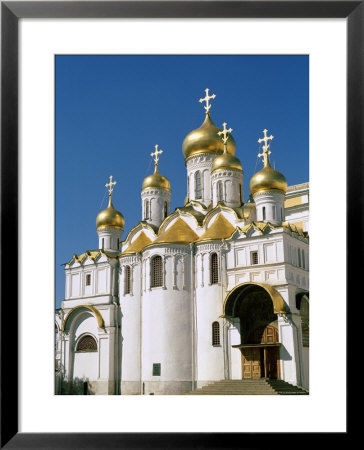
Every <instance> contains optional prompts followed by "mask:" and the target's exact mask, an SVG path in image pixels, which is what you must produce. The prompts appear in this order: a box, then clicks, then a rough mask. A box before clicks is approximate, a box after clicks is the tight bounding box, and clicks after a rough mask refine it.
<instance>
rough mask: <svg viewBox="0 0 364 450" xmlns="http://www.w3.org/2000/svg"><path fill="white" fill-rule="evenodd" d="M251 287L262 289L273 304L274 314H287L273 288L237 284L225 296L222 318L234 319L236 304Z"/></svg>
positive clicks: (262, 285) (285, 306) (284, 304)
mask: <svg viewBox="0 0 364 450" xmlns="http://www.w3.org/2000/svg"><path fill="white" fill-rule="evenodd" d="M252 286H257V287H260V288H262V289H264V290H265V291H266V292H267V294H268V295H269V297H270V299H271V301H272V303H273V311H274V314H286V313H287V312H289V308H288V305H287V304H286V302H285V301H284V299H283V297H282V296H281V294H280V293H279V292H278V291H276V290H275V289H274V287H273V286H270V285H269V284H263V283H252V282H247V283H242V284H238V285H237V286H235V287H234V289H232V290H231V291H230V292H229V294H228V295H227V296H226V299H225V302H224V307H223V311H224V314H223V316H224V317H235V316H236V307H237V305H238V303H239V302H240V301H241V299H242V297H243V294H244V291H246V290H248V289H249V288H250V287H252Z"/></svg>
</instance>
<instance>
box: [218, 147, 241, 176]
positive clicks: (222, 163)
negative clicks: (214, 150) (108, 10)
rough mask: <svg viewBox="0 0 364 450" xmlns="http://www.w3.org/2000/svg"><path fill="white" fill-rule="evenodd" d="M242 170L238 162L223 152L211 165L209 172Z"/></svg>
mask: <svg viewBox="0 0 364 450" xmlns="http://www.w3.org/2000/svg"><path fill="white" fill-rule="evenodd" d="M226 169H227V170H229V169H234V170H240V171H242V170H243V167H242V165H241V162H240V160H239V159H238V158H237V157H236V156H234V155H230V154H229V153H226V152H224V153H223V154H222V155H220V156H217V157H216V158H215V159H214V162H213V163H212V169H211V172H215V171H217V170H226Z"/></svg>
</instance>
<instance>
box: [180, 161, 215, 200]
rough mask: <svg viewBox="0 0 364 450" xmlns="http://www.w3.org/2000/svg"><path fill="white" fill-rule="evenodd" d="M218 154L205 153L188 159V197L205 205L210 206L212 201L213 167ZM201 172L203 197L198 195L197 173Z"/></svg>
mask: <svg viewBox="0 0 364 450" xmlns="http://www.w3.org/2000/svg"><path fill="white" fill-rule="evenodd" d="M216 156H217V154H216V155H211V154H205V155H197V156H193V157H190V158H188V160H187V161H186V167H187V178H188V189H187V190H188V193H187V195H188V198H189V200H196V201H198V202H200V203H202V204H203V205H204V206H208V205H209V204H210V203H211V201H212V193H211V168H212V163H213V161H214V159H215V157H216ZM198 171H199V172H200V173H201V198H197V197H196V190H195V174H196V172H198Z"/></svg>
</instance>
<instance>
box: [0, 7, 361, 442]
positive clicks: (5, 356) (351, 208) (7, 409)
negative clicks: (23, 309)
mask: <svg viewBox="0 0 364 450" xmlns="http://www.w3.org/2000/svg"><path fill="white" fill-rule="evenodd" d="M363 3H364V1H362V0H361V1H330V0H328V1H316V0H313V1H312V0H311V1H273V0H272V1H260V0H256V1H239V0H237V1H187V2H186V1H85V2H84V1H79V2H77V1H67V2H63V1H51V2H48V1H34V2H33V1H2V2H1V69H2V71H1V92H2V95H1V305H0V308H1V309H0V312H1V324H0V330H1V334H0V338H1V342H0V345H1V347H0V349H1V374H0V376H1V378H0V381H1V443H0V445H1V448H6V449H33V448H34V449H35V448H37V449H41V448H47V449H48V448H49V449H50V448H52V449H66V448H67V449H73V448H74V449H76V448H77V449H81V448H88V449H104V448H105V449H106V448H110V449H111V448H112V449H115V448H128V449H136V448H158V449H162V448H167V447H168V448H173V449H180V448H196V449H197V448H198V449H202V448H216V449H217V448H258V447H259V448H260V447H261V446H262V445H263V442H268V440H272V441H271V442H273V447H274V441H275V442H277V441H278V436H277V434H279V433H276V434H273V435H272V434H269V433H262V434H256V433H246V434H244V436H243V438H242V433H134V434H133V433H62V434H61V433H19V432H18V407H17V405H18V400H19V396H18V341H17V339H16V336H17V332H18V324H17V323H15V322H14V320H9V317H12V318H14V317H15V318H16V317H17V315H18V302H17V299H18V287H17V286H18V282H19V279H18V273H17V270H16V262H14V261H16V259H17V255H18V250H19V245H18V242H17V243H16V244H14V241H13V239H11V240H9V239H7V232H8V230H9V229H10V230H12V233H13V234H14V233H15V235H17V231H18V201H19V198H18V50H19V49H18V22H19V19H21V18H44V19H47V18H237V17H242V18H346V19H347V75H348V84H347V180H348V183H347V215H346V222H347V225H348V226H349V224H350V223H355V229H356V230H357V231H356V232H355V233H347V236H346V237H344V236H342V238H343V239H344V238H346V243H347V254H348V255H349V254H351V255H353V254H354V252H353V251H351V250H352V249H354V248H355V250H356V253H358V251H359V254H360V256H361V255H362V249H363V238H362V230H363V211H364V208H363V202H364V199H363V183H362V181H361V179H362V169H363V151H362V149H363V148H364V132H363V124H364V121H363V119H364V114H363V113H364V89H363V85H364V25H363V24H364V4H363ZM333 95H334V93H333ZM324 131H325V130H324ZM325 132H327V130H326V131H325ZM329 132H330V131H329ZM330 133H331V132H330ZM325 151H329V143H328V148H327V149H326V150H325ZM338 208H339V209H338V211H337V217H338V220H341V221H343V220H345V217H342V208H341V207H340V205H338ZM333 216H335V214H334V212H333ZM9 255H10V258H11V260H12V263H11V270H7V264H8V262H9ZM349 261H350V258H349V257H348V259H347V267H348V263H349ZM360 267H361V264H356V265H354V264H352V265H351V266H350V270H347V286H348V290H347V299H348V298H349V296H350V292H354V291H355V290H356V286H357V284H358V280H360V279H361V278H360V275H359V271H360ZM9 300H11V301H9ZM343 302H344V299H343ZM344 303H345V302H344ZM345 305H346V303H345ZM10 333H11V335H12V339H11V342H10V341H9V339H8V338H7V337H8V336H9V334H10ZM348 349H349V346H348ZM349 358H350V356H349V357H348V360H349ZM55 420H56V418H55ZM348 432H349V428H348V431H347V432H346V433H337V434H338V436H336V437H335V440H336V441H337V442H339V441H340V440H341V439H342V438H347V437H348V436H349V433H348ZM287 433H289V430H287ZM309 434H310V433H306V434H303V435H302V437H301V438H300V445H301V444H302V443H308V442H309V439H311V438H312V437H310V436H309ZM316 438H317V434H316ZM316 438H315V439H316ZM294 439H296V437H295V438H294ZM316 443H317V441H316ZM282 445H283V443H282ZM290 445H292V441H291V444H290ZM270 447H272V445H270Z"/></svg>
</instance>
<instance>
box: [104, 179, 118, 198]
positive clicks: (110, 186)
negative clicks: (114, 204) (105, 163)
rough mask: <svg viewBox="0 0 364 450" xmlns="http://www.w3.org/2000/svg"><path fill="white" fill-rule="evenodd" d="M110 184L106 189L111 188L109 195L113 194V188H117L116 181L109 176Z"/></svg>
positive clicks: (106, 185)
mask: <svg viewBox="0 0 364 450" xmlns="http://www.w3.org/2000/svg"><path fill="white" fill-rule="evenodd" d="M109 180H110V181H109V183H106V184H105V187H108V188H109V195H111V194H112V191H113V190H114V188H113V186H115V184H116V181H112V175H110V176H109Z"/></svg>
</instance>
